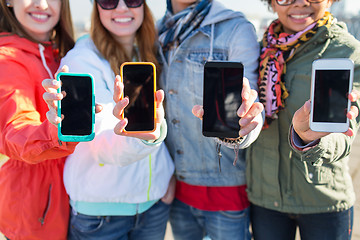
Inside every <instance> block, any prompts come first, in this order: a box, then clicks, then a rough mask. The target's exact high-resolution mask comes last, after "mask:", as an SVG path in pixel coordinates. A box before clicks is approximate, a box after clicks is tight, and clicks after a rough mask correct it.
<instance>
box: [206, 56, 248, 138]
mask: <svg viewBox="0 0 360 240" xmlns="http://www.w3.org/2000/svg"><path fill="white" fill-rule="evenodd" d="M243 76H244V66H243V64H242V63H240V62H224V61H208V62H206V63H205V66H204V92H203V93H204V94H203V108H204V116H203V125H202V127H203V128H202V132H203V135H204V136H206V137H221V138H238V137H239V131H240V125H239V120H240V118H239V117H238V115H237V113H236V112H237V110H238V108H239V107H240V105H241V102H242V101H241V100H242V98H241V92H242V87H243Z"/></svg>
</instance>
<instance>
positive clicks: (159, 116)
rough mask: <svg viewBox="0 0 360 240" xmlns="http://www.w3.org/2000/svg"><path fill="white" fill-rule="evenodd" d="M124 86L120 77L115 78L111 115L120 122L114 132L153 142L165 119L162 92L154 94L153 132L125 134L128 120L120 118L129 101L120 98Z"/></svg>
mask: <svg viewBox="0 0 360 240" xmlns="http://www.w3.org/2000/svg"><path fill="white" fill-rule="evenodd" d="M123 89H124V85H123V83H122V82H121V78H120V76H116V78H115V83H114V96H113V99H114V101H115V103H116V105H115V107H114V110H113V114H114V116H115V117H116V118H118V119H119V120H120V121H119V123H118V124H116V126H115V128H114V132H115V133H116V134H118V135H122V136H129V137H136V138H139V139H142V140H148V141H154V140H156V139H158V138H159V137H160V125H161V123H162V121H163V120H164V117H165V112H164V108H163V101H164V97H165V94H164V91H163V90H158V91H156V93H155V104H156V121H155V131H154V132H149V133H139V132H125V131H124V129H125V127H126V125H127V124H128V119H127V118H123V117H122V113H123V111H124V109H125V107H126V106H127V105H128V104H129V99H128V98H127V97H124V98H123V99H121V98H122V92H123Z"/></svg>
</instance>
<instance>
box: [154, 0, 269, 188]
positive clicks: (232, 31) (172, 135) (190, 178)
mask: <svg viewBox="0 0 360 240" xmlns="http://www.w3.org/2000/svg"><path fill="white" fill-rule="evenodd" d="M160 55H161V61H162V64H163V69H162V70H163V72H162V75H161V78H160V87H161V88H162V89H164V91H165V95H166V98H165V107H166V118H167V124H168V136H167V139H166V143H167V146H168V149H169V151H170V154H171V155H172V157H173V159H174V161H175V169H176V176H177V179H179V180H181V181H184V182H186V183H188V184H192V185H201V186H239V185H243V184H245V155H244V150H241V149H243V148H246V147H248V146H249V145H250V144H251V143H252V142H253V141H254V140H255V139H256V138H257V136H258V134H259V132H260V130H261V127H262V126H261V125H259V126H258V127H257V128H256V129H255V130H254V131H252V132H251V133H250V134H249V135H247V136H246V138H245V140H244V141H243V142H242V143H241V145H240V148H241V149H240V150H239V152H238V160H237V163H236V166H233V161H234V159H235V152H234V149H230V148H227V147H225V146H223V147H221V154H222V157H221V160H220V161H221V162H220V164H221V172H220V171H219V162H218V154H217V151H216V142H215V141H214V138H207V137H204V136H203V135H202V121H201V120H199V119H198V118H196V117H195V116H194V115H193V114H192V111H191V110H192V107H193V106H194V105H196V104H198V105H202V96H203V68H204V64H205V62H206V61H208V60H227V61H239V62H242V63H243V65H244V69H245V77H247V78H248V79H249V81H250V85H251V87H252V88H253V89H257V86H256V82H257V77H258V75H257V72H256V70H257V66H258V57H259V46H258V42H257V40H256V34H255V30H254V27H253V25H252V24H251V23H250V22H249V21H248V20H246V19H245V17H244V15H243V14H242V13H240V12H234V11H232V10H230V9H226V8H225V7H224V6H223V5H222V4H221V3H219V2H217V1H213V5H212V7H211V9H210V11H209V13H208V15H207V16H206V17H205V19H204V20H203V22H202V24H201V26H200V27H199V28H198V29H197V30H195V31H194V32H193V33H192V34H191V35H190V36H189V37H188V38H187V39H186V40H184V41H183V42H182V43H181V44H180V45H179V46H178V47H177V49H176V50H175V51H174V52H173V53H172V54H171V55H172V57H171V58H169V62H167V60H166V59H165V58H164V54H163V52H161V49H160ZM258 117H260V118H261V116H258Z"/></svg>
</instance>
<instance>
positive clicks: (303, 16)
mask: <svg viewBox="0 0 360 240" xmlns="http://www.w3.org/2000/svg"><path fill="white" fill-rule="evenodd" d="M309 16H310V14H306V15H291V17H292V18H296V19H302V18H307V17H309Z"/></svg>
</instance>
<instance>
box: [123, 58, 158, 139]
mask: <svg viewBox="0 0 360 240" xmlns="http://www.w3.org/2000/svg"><path fill="white" fill-rule="evenodd" d="M120 75H121V79H122V81H123V83H124V93H123V94H122V96H123V97H126V96H127V97H129V104H128V106H126V108H125V109H124V112H123V117H126V118H127V119H128V124H127V126H126V127H125V129H124V131H126V132H153V131H155V119H156V104H155V91H156V67H155V65H154V64H153V63H151V62H125V63H123V64H122V65H121V67H120Z"/></svg>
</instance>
